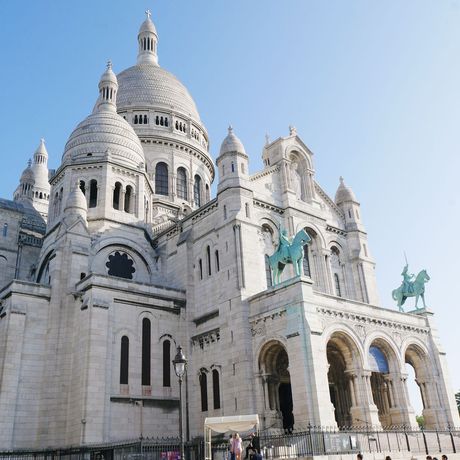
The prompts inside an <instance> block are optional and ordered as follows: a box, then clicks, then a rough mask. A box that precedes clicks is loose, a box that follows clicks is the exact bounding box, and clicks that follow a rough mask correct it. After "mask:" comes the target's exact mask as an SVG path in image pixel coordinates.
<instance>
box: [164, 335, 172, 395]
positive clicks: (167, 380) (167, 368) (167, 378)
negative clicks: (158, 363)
mask: <svg viewBox="0 0 460 460" xmlns="http://www.w3.org/2000/svg"><path fill="white" fill-rule="evenodd" d="M163 386H164V387H170V386H171V342H170V341H169V340H165V341H164V342H163Z"/></svg>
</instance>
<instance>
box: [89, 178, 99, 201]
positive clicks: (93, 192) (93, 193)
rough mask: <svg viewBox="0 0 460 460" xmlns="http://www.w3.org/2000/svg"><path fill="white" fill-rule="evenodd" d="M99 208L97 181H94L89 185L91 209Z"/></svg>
mask: <svg viewBox="0 0 460 460" xmlns="http://www.w3.org/2000/svg"><path fill="white" fill-rule="evenodd" d="M96 206H97V181H96V180H94V179H93V180H92V181H91V182H90V183H89V207H90V208H95V207H96Z"/></svg>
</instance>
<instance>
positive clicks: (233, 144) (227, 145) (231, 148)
mask: <svg viewBox="0 0 460 460" xmlns="http://www.w3.org/2000/svg"><path fill="white" fill-rule="evenodd" d="M227 152H238V153H243V154H244V155H246V150H245V149H244V145H243V143H242V142H241V141H240V140H239V139H238V138H237V137H236V136H235V133H234V132H233V128H232V127H231V126H229V127H228V134H227V137H226V138H225V139H224V140H223V142H222V145H221V146H220V152H219V156H221V155H223V154H224V153H227Z"/></svg>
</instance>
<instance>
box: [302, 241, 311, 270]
mask: <svg viewBox="0 0 460 460" xmlns="http://www.w3.org/2000/svg"><path fill="white" fill-rule="evenodd" d="M308 252H309V251H308V244H306V245H305V246H304V247H303V274H304V275H305V276H308V277H310V278H311V271H310V259H309V254H308Z"/></svg>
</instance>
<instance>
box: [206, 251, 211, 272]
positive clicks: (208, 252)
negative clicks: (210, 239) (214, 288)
mask: <svg viewBox="0 0 460 460" xmlns="http://www.w3.org/2000/svg"><path fill="white" fill-rule="evenodd" d="M206 262H207V265H208V275H209V276H211V248H210V247H209V246H206Z"/></svg>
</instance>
